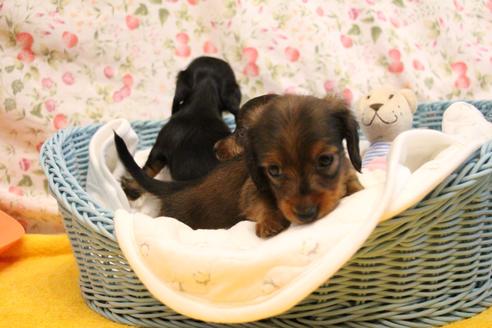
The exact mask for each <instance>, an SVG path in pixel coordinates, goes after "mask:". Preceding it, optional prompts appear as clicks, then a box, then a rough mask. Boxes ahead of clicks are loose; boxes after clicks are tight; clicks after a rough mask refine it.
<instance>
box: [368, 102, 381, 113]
mask: <svg viewBox="0 0 492 328" xmlns="http://www.w3.org/2000/svg"><path fill="white" fill-rule="evenodd" d="M381 106H383V104H380V103H377V104H372V105H371V106H369V107H371V108H372V109H374V110H375V111H376V112H377V111H378V110H379V109H380V108H381Z"/></svg>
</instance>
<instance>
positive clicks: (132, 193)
mask: <svg viewBox="0 0 492 328" xmlns="http://www.w3.org/2000/svg"><path fill="white" fill-rule="evenodd" d="M121 188H122V189H123V191H124V192H125V195H126V197H128V199H129V200H132V201H133V200H136V199H137V198H139V197H140V196H141V195H142V193H143V190H142V188H141V187H140V186H139V185H138V183H137V182H136V181H135V180H133V179H132V178H129V177H122V178H121Z"/></svg>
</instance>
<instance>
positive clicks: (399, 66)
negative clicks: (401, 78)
mask: <svg viewBox="0 0 492 328" xmlns="http://www.w3.org/2000/svg"><path fill="white" fill-rule="evenodd" d="M403 70H404V65H403V63H402V62H400V61H398V62H393V63H391V64H389V65H388V71H390V72H391V73H394V74H400V73H401V72H403Z"/></svg>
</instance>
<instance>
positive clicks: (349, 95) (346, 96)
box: [342, 88, 353, 104]
mask: <svg viewBox="0 0 492 328" xmlns="http://www.w3.org/2000/svg"><path fill="white" fill-rule="evenodd" d="M342 95H343V99H344V100H345V102H346V103H347V104H351V103H352V99H353V95H352V91H351V90H350V89H349V88H345V89H343V93H342Z"/></svg>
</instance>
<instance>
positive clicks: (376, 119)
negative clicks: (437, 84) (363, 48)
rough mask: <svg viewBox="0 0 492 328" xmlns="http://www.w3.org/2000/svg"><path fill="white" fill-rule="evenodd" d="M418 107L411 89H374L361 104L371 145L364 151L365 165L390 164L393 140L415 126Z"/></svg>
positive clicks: (362, 123) (362, 122)
mask: <svg viewBox="0 0 492 328" xmlns="http://www.w3.org/2000/svg"><path fill="white" fill-rule="evenodd" d="M416 110H417V99H416V96H415V93H414V92H413V91H412V90H410V89H395V88H391V87H382V88H379V89H375V90H372V91H371V92H370V93H369V94H368V95H366V96H365V97H363V98H362V99H361V100H360V101H359V104H358V108H357V116H358V119H359V123H360V126H361V128H362V132H363V133H364V135H365V136H366V137H367V139H368V141H369V143H370V145H369V147H368V148H367V150H366V151H365V152H364V153H363V154H362V155H363V158H362V169H363V170H364V169H365V170H374V169H378V168H380V169H385V168H386V156H387V154H388V152H389V149H390V147H391V142H392V141H393V140H394V139H395V138H396V136H398V134H400V133H402V132H403V131H406V130H409V129H411V128H412V121H413V114H414V113H415V111H416Z"/></svg>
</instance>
